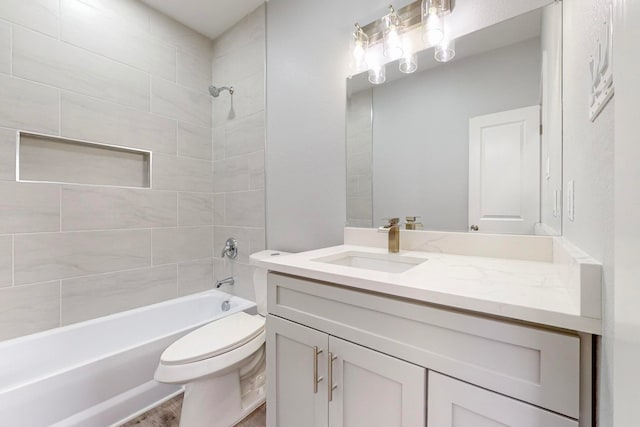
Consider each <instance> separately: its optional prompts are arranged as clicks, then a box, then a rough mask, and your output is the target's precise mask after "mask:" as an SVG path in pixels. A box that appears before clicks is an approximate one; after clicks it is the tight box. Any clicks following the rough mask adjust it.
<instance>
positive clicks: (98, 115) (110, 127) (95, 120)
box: [60, 91, 177, 154]
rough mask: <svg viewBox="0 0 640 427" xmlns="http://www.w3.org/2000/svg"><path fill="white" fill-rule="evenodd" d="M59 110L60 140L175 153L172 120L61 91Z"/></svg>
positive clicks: (174, 124)
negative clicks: (64, 137) (86, 141)
mask: <svg viewBox="0 0 640 427" xmlns="http://www.w3.org/2000/svg"><path fill="white" fill-rule="evenodd" d="M61 110H62V111H61V119H60V124H61V127H62V135H63V136H66V137H69V138H75V139H84V140H88V141H95V142H103V143H105V144H111V145H121V146H124V147H131V148H140V149H143V150H149V151H154V152H161V153H168V154H175V153H176V134H177V130H176V122H175V120H171V119H167V118H165V117H160V116H156V115H154V114H151V113H148V112H145V111H139V110H135V109H132V108H128V107H124V106H120V105H117V104H113V103H110V102H104V101H99V100H96V99H92V98H89V97H87V96H84V95H79V94H76V93H72V92H64V91H63V92H62V95H61Z"/></svg>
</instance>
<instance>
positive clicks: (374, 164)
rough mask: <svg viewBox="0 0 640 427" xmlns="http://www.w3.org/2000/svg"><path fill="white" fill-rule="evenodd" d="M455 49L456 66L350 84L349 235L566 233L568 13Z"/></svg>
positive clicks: (503, 29) (463, 40)
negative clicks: (392, 227) (399, 227)
mask: <svg viewBox="0 0 640 427" xmlns="http://www.w3.org/2000/svg"><path fill="white" fill-rule="evenodd" d="M456 43H457V45H456V57H455V59H454V60H453V61H451V62H449V63H446V64H441V63H437V62H435V61H434V60H433V51H432V50H425V51H422V52H420V53H419V54H418V67H419V69H418V71H417V72H415V73H413V74H408V75H407V74H402V73H400V72H395V73H393V74H392V73H387V80H386V83H385V84H381V85H372V84H370V83H369V82H368V79H367V75H366V73H363V74H359V75H356V76H353V77H351V78H349V79H348V82H347V90H348V92H347V118H346V119H347V120H346V121H347V129H346V157H347V215H346V216H347V218H346V223H347V226H355V227H377V226H380V225H382V224H383V223H384V218H389V217H401V218H404V217H407V216H418V217H419V219H418V222H420V223H422V224H423V227H424V229H425V230H438V231H471V232H486V233H514V234H552V235H555V234H560V233H561V224H562V221H561V212H562V208H561V206H560V203H561V200H562V196H561V193H560V192H561V190H562V105H561V92H562V88H561V82H562V75H561V74H562V51H561V49H562V5H561V4H560V3H554V4H551V5H549V6H546V7H544V8H541V9H537V10H534V11H532V12H529V13H527V14H523V15H520V16H517V17H515V18H512V19H510V20H507V21H504V22H501V23H498V24H496V25H493V26H491V27H487V28H484V29H482V30H479V31H477V32H474V33H471V34H468V35H465V36H463V37H460V38H458V39H457V40H456ZM394 68H397V67H393V66H392V67H388V69H389V70H393V69H394Z"/></svg>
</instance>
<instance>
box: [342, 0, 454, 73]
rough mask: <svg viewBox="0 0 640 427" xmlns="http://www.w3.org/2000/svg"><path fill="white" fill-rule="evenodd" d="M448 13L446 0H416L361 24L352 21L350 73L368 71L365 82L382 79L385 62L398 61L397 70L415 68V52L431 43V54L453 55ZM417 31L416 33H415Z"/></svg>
mask: <svg viewBox="0 0 640 427" xmlns="http://www.w3.org/2000/svg"><path fill="white" fill-rule="evenodd" d="M450 13H451V1H450V0H417V1H414V2H413V3H410V4H409V5H407V6H405V7H403V8H402V9H400V10H398V11H396V10H395V9H394V8H393V6H392V5H389V13H388V14H387V15H385V16H383V17H382V18H380V19H377V20H375V21H373V22H371V23H369V24H367V25H365V26H364V27H361V26H360V25H359V24H358V23H356V24H355V27H356V30H355V31H354V32H353V43H352V47H351V51H352V52H351V56H352V65H351V74H352V75H354V74H358V73H361V72H363V71H368V74H369V82H371V83H372V84H382V83H384V82H385V81H386V64H387V63H389V62H392V61H396V60H399V61H398V67H399V70H400V72H402V73H404V74H410V73H413V72H415V71H416V70H417V69H418V56H417V54H416V53H417V52H418V51H420V50H423V49H425V48H430V47H434V48H435V49H434V58H435V60H436V61H438V62H447V61H450V60H451V59H453V58H454V56H455V40H454V39H453V38H452V37H451V35H450V34H447V32H446V26H445V17H446V15H448V14H450ZM416 34H417V36H416Z"/></svg>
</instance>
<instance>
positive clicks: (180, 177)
mask: <svg viewBox="0 0 640 427" xmlns="http://www.w3.org/2000/svg"><path fill="white" fill-rule="evenodd" d="M212 187H213V171H212V168H211V162H209V161H206V160H199V159H191V158H188V157H178V156H171V155H165V154H156V155H155V156H153V188H154V189H155V190H176V191H192V192H211V189H212Z"/></svg>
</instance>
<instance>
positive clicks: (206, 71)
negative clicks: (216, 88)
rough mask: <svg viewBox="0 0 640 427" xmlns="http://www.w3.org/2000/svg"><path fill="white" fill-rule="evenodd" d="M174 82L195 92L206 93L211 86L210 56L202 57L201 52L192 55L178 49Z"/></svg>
mask: <svg viewBox="0 0 640 427" xmlns="http://www.w3.org/2000/svg"><path fill="white" fill-rule="evenodd" d="M207 53H208V51H207ZM176 82H177V83H178V84H180V85H182V86H187V87H189V88H191V89H194V90H196V91H206V90H207V88H208V87H209V85H211V84H212V82H211V56H210V54H206V55H203V53H202V52H200V53H198V54H194V53H192V52H190V51H187V50H184V49H181V48H178V53H177V60H176ZM218 84H220V83H218ZM221 86H224V85H221Z"/></svg>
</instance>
